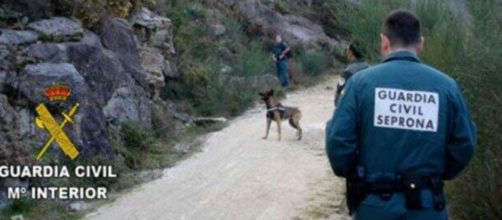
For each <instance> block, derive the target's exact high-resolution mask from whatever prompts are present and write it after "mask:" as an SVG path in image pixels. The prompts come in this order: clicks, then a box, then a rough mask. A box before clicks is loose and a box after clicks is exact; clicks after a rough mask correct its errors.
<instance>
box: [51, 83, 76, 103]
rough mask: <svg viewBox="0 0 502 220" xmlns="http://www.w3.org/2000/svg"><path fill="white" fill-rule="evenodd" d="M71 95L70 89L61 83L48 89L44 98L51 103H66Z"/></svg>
mask: <svg viewBox="0 0 502 220" xmlns="http://www.w3.org/2000/svg"><path fill="white" fill-rule="evenodd" d="M70 95H71V89H70V87H68V86H65V85H62V84H59V83H58V84H54V85H52V86H49V87H47V88H46V89H45V91H44V96H45V97H47V98H48V99H49V101H66V100H67V99H68V97H69V96H70Z"/></svg>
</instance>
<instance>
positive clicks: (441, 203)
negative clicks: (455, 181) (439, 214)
mask: <svg viewBox="0 0 502 220" xmlns="http://www.w3.org/2000/svg"><path fill="white" fill-rule="evenodd" d="M402 187H403V193H404V196H405V198H406V208H408V209H409V210H421V209H424V208H425V207H424V206H423V203H422V199H423V198H422V193H421V191H422V190H424V189H426V190H431V192H432V196H433V203H434V209H435V210H437V211H442V210H443V209H444V208H445V206H446V199H445V197H444V193H443V187H444V182H443V179H442V177H441V176H420V175H403V176H402Z"/></svg>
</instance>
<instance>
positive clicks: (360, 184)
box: [345, 166, 367, 215]
mask: <svg viewBox="0 0 502 220" xmlns="http://www.w3.org/2000/svg"><path fill="white" fill-rule="evenodd" d="M345 186H346V190H347V194H346V197H347V200H346V201H347V207H348V208H349V215H352V214H354V212H355V211H356V209H357V206H358V205H359V203H360V202H361V201H363V200H364V198H366V195H367V191H366V184H365V180H364V168H362V167H360V166H357V167H355V169H354V170H352V172H350V175H349V176H348V177H347V178H346V184H345Z"/></svg>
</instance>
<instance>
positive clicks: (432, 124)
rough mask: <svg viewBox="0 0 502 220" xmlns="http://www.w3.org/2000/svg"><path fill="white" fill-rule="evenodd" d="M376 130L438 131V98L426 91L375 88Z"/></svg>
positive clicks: (435, 94) (436, 94) (374, 123)
mask: <svg viewBox="0 0 502 220" xmlns="http://www.w3.org/2000/svg"><path fill="white" fill-rule="evenodd" d="M374 112H375V113H374V118H373V125H374V126H375V127H383V128H394V129H405V130H414V131H427V132H437V129H438V117H439V95H438V93H435V92H428V91H410V90H402V89H393V88H375V111H374Z"/></svg>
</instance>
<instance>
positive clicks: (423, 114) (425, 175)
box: [326, 10, 476, 220]
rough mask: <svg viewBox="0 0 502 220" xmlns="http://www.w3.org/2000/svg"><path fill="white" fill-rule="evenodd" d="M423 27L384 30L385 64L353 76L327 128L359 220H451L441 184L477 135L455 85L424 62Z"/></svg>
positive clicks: (412, 19) (389, 22)
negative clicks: (420, 56)
mask: <svg viewBox="0 0 502 220" xmlns="http://www.w3.org/2000/svg"><path fill="white" fill-rule="evenodd" d="M421 36H422V35H421V31H420V22H419V20H418V18H417V17H416V16H415V15H414V14H412V13H411V12H408V11H402V10H399V11H395V12H393V13H392V14H390V15H389V16H388V17H387V19H386V20H385V23H384V25H383V27H382V34H381V36H380V37H381V52H382V55H383V56H384V60H383V62H382V63H381V64H379V65H376V66H374V67H370V68H368V69H366V70H363V71H361V72H359V73H357V74H356V75H354V76H353V77H352V78H351V79H350V80H349V81H348V82H347V86H346V88H345V92H344V94H343V95H342V97H341V98H340V102H339V106H338V109H337V110H336V111H335V113H334V116H333V118H332V119H331V120H330V121H329V122H328V123H327V127H326V151H327V155H328V158H329V161H330V163H331V166H332V168H333V170H334V172H335V174H336V175H337V176H340V177H345V178H346V179H347V183H348V184H347V193H348V194H347V199H348V203H349V204H348V205H349V209H350V211H351V214H354V218H355V219H372V220H378V219H385V220H392V219H427V220H435V219H447V218H448V214H447V210H446V209H445V197H444V194H443V181H444V180H452V179H454V178H455V177H456V176H457V175H458V174H459V173H460V172H461V171H462V170H463V169H464V168H465V167H466V166H467V164H468V163H469V161H470V160H471V158H472V156H473V152H474V148H475V144H476V131H475V127H474V125H473V122H472V119H471V116H470V114H469V110H468V108H467V105H466V103H465V101H464V98H463V96H462V93H461V91H460V89H459V86H458V85H457V83H456V82H455V81H454V80H453V79H452V78H450V77H448V76H447V75H445V74H444V73H442V72H440V71H439V70H436V69H434V68H432V67H429V66H427V65H425V64H423V63H421V62H420V60H419V58H418V57H417V53H418V52H420V51H421V50H422V48H423V43H424V41H423V38H422V37H421Z"/></svg>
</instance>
